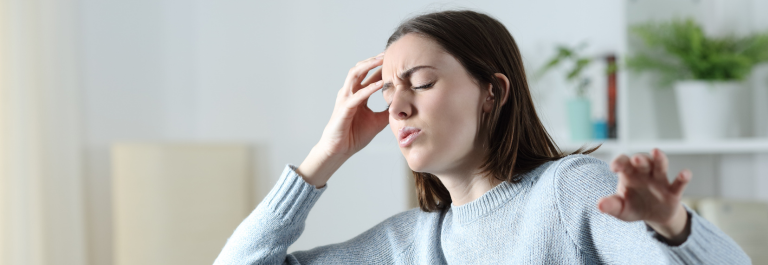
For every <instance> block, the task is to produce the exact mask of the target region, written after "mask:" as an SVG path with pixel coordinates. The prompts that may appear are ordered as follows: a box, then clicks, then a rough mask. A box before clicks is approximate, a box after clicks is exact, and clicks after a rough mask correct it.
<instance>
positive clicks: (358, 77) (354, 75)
mask: <svg viewBox="0 0 768 265" xmlns="http://www.w3.org/2000/svg"><path fill="white" fill-rule="evenodd" d="M381 56H382V55H379V56H377V57H374V58H369V59H367V60H363V61H360V62H359V63H358V64H357V65H355V66H354V67H352V68H351V69H349V73H348V74H347V79H346V80H345V81H344V87H347V88H349V91H350V92H351V93H352V94H354V93H355V92H356V91H357V90H358V89H360V88H362V87H363V86H360V83H361V82H362V81H363V78H365V76H366V75H367V74H368V71H371V69H373V68H376V67H377V66H379V65H381V64H382V62H383V61H384V60H383V59H384V57H381Z"/></svg>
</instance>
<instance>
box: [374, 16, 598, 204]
mask: <svg viewBox="0 0 768 265" xmlns="http://www.w3.org/2000/svg"><path fill="white" fill-rule="evenodd" d="M409 33H416V34H419V35H421V36H423V37H427V38H430V39H432V40H434V41H435V42H437V43H438V44H439V45H440V46H441V47H442V48H443V49H444V50H445V51H446V52H448V53H449V54H451V55H452V56H453V57H455V58H456V59H457V60H458V61H459V62H460V63H461V64H462V65H463V66H464V68H465V69H466V70H467V72H468V73H470V75H471V76H472V77H473V78H475V79H476V80H477V81H479V83H480V84H486V85H487V84H491V85H492V88H491V91H492V93H493V94H494V95H499V96H500V98H503V97H504V95H502V94H503V93H504V90H503V89H502V88H501V83H499V81H498V80H497V79H496V78H495V77H494V74H495V73H502V74H504V75H505V76H506V77H507V78H508V79H509V83H510V84H509V96H508V98H507V101H506V103H505V104H504V105H502V100H495V101H494V107H493V110H492V111H491V113H489V115H484V119H483V120H481V124H480V133H485V134H487V135H486V136H487V137H485V139H486V140H487V142H486V143H485V144H484V146H487V147H488V148H489V149H488V150H487V152H486V157H485V158H484V162H483V164H482V165H481V166H480V167H481V174H484V175H486V176H491V177H493V178H496V179H498V180H500V181H509V182H513V183H514V182H518V181H520V179H519V176H521V175H522V174H524V173H527V172H529V171H531V170H533V169H535V168H536V167H538V166H540V165H542V164H544V163H546V162H548V161H554V160H558V159H560V158H562V157H564V156H565V155H564V154H563V153H562V152H561V151H560V149H559V148H558V147H557V145H556V144H555V142H554V141H553V140H552V137H551V136H550V135H549V133H547V130H546V129H545V128H544V125H543V124H542V123H541V120H539V116H538V115H537V114H536V109H535V107H534V103H533V98H532V97H531V93H530V91H529V89H528V81H527V79H526V75H525V69H523V61H522V58H521V56H520V51H519V50H518V48H517V44H516V43H515V40H514V39H513V38H512V35H511V34H510V33H509V31H508V30H507V28H506V27H504V25H502V24H501V23H500V22H499V21H497V20H496V19H494V18H492V17H490V16H488V15H486V14H481V13H478V12H474V11H469V10H464V11H443V12H436V13H429V14H425V15H420V16H417V17H413V18H411V19H408V20H407V21H405V22H403V23H402V24H401V25H400V26H399V27H398V28H397V29H396V30H395V32H394V33H393V34H392V36H390V37H389V40H387V47H389V45H391V44H392V43H394V42H395V41H397V40H398V39H400V38H401V37H403V36H405V35H406V34H409ZM599 147H600V146H599V145H598V146H596V147H594V148H591V149H589V150H584V148H579V150H576V151H575V152H574V153H584V154H589V153H591V152H593V151H595V150H597V148H599ZM412 172H413V177H414V180H415V182H416V190H417V192H418V194H417V195H418V200H419V207H420V208H421V209H422V210H423V211H426V212H431V211H438V210H442V209H445V208H446V207H448V205H450V204H451V196H450V194H449V193H448V190H447V189H446V188H445V186H444V185H443V184H442V183H441V182H440V180H439V179H438V178H437V177H436V176H434V175H432V174H430V173H426V172H415V171H412Z"/></svg>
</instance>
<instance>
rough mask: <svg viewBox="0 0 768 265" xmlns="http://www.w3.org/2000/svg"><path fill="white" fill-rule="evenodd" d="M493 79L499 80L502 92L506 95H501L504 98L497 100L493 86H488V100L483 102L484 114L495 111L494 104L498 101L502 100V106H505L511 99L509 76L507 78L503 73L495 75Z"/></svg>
mask: <svg viewBox="0 0 768 265" xmlns="http://www.w3.org/2000/svg"><path fill="white" fill-rule="evenodd" d="M493 77H494V78H496V80H498V82H499V84H500V85H501V91H502V93H504V95H501V96H502V97H503V98H501V99H497V96H496V95H494V94H493V89H492V88H493V85H492V84H488V87H486V89H487V90H486V91H485V92H486V93H485V94H486V95H487V96H486V98H485V102H483V112H486V113H488V112H491V110H492V109H493V103H494V101H496V100H501V105H500V106H504V104H505V103H507V99H508V98H509V79H507V76H505V75H504V74H502V73H495V74H493Z"/></svg>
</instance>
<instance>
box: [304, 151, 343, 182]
mask: <svg viewBox="0 0 768 265" xmlns="http://www.w3.org/2000/svg"><path fill="white" fill-rule="evenodd" d="M347 159H348V157H346V156H343V155H338V154H332V153H329V152H327V151H326V149H323V148H322V147H320V146H318V145H315V146H314V147H312V150H311V151H310V152H309V155H307V157H306V158H305V159H304V161H303V162H302V163H301V165H299V167H298V168H296V173H298V174H299V175H300V176H301V177H302V178H304V181H305V182H307V183H309V184H310V185H313V186H315V187H316V188H318V189H319V188H322V187H324V186H325V184H326V182H327V181H328V179H330V178H331V176H332V175H333V173H335V172H336V170H338V169H339V168H340V167H341V165H342V164H344V162H345V161H346V160H347Z"/></svg>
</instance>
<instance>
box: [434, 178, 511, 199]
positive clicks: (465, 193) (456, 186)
mask: <svg viewBox="0 0 768 265" xmlns="http://www.w3.org/2000/svg"><path fill="white" fill-rule="evenodd" d="M436 176H437V178H439V179H440V182H442V183H443V185H444V186H445V188H446V189H447V190H448V192H449V193H450V194H451V201H453V205H454V206H461V205H464V204H467V203H470V202H472V201H474V200H477V198H480V196H483V194H485V193H486V192H488V191H489V190H491V189H493V187H496V185H499V184H500V183H501V181H500V180H497V179H496V178H493V177H486V176H484V175H481V174H477V173H475V174H471V173H465V174H455V175H454V174H442V175H436ZM467 176H469V177H467Z"/></svg>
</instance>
